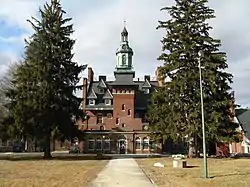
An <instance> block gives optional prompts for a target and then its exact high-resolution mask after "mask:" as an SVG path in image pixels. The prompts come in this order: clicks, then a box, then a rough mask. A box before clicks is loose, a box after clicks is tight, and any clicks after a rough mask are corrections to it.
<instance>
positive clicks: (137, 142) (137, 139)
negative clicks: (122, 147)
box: [135, 137, 141, 149]
mask: <svg viewBox="0 0 250 187" xmlns="http://www.w3.org/2000/svg"><path fill="white" fill-rule="evenodd" d="M135 149H141V138H140V137H137V138H136V140H135Z"/></svg>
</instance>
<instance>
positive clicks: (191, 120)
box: [149, 0, 239, 154]
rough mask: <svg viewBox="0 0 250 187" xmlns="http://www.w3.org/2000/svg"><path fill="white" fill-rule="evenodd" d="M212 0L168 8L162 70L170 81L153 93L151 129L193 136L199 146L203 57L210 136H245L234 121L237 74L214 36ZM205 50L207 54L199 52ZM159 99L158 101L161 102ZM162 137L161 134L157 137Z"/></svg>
mask: <svg viewBox="0 0 250 187" xmlns="http://www.w3.org/2000/svg"><path fill="white" fill-rule="evenodd" d="M207 2H208V0H175V5H173V6H170V7H165V8H162V10H164V11H165V10H166V11H168V13H169V14H170V17H171V18H170V19H169V20H167V21H159V26H158V27H157V29H164V30H165V31H166V35H165V36H164V37H163V39H162V41H161V42H162V44H163V46H162V54H161V55H160V56H159V58H158V60H160V61H163V62H164V64H163V66H161V67H160V75H161V76H162V78H163V79H164V80H165V83H164V86H163V87H161V88H159V89H158V92H156V93H155V94H154V95H153V96H152V104H151V106H150V111H149V115H150V119H151V123H152V125H151V130H152V131H157V132H161V133H162V134H163V137H164V139H166V138H168V137H170V138H172V139H174V140H175V141H177V140H183V139H185V138H186V137H189V140H192V142H193V145H192V144H190V145H191V147H194V148H195V150H194V152H196V154H197V149H198V148H199V145H200V140H201V139H202V133H201V132H202V130H201V127H202V125H201V99H200V98H201V95H200V86H199V67H198V63H199V60H200V62H201V66H202V84H203V94H204V111H205V127H206V137H207V140H208V141H214V142H218V141H224V140H226V141H232V140H237V139H238V138H239V134H238V132H236V128H237V127H238V125H237V124H235V123H232V120H231V119H232V117H233V114H232V112H231V110H230V108H231V107H232V106H233V103H232V102H233V98H232V95H231V94H230V90H231V87H230V83H232V78H233V76H232V74H230V73H227V72H226V71H225V69H226V68H227V67H228V65H227V62H226V54H225V53H224V52H220V50H219V48H220V46H221V41H220V40H218V39H214V38H213V37H211V36H210V34H209V31H210V30H211V29H212V27H211V26H210V25H209V24H208V22H207V21H208V20H210V19H212V18H215V16H214V11H213V10H212V9H211V8H209V7H208V6H207V5H206V4H207ZM199 52H202V54H203V55H202V56H199ZM156 103H157V104H156ZM155 138H157V137H155Z"/></svg>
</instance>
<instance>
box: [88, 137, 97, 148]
mask: <svg viewBox="0 0 250 187" xmlns="http://www.w3.org/2000/svg"><path fill="white" fill-rule="evenodd" d="M89 142H93V143H94V146H93V149H90V148H89ZM88 150H90V151H91V150H92V151H93V150H95V139H89V140H88Z"/></svg>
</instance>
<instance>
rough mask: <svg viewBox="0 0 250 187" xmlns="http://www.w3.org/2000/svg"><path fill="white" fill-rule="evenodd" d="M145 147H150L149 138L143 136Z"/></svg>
mask: <svg viewBox="0 0 250 187" xmlns="http://www.w3.org/2000/svg"><path fill="white" fill-rule="evenodd" d="M143 149H149V139H148V138H143Z"/></svg>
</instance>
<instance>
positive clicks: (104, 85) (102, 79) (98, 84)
mask: <svg viewBox="0 0 250 187" xmlns="http://www.w3.org/2000/svg"><path fill="white" fill-rule="evenodd" d="M101 82H102V83H103V84H104V86H105V87H104V88H107V85H106V83H105V82H104V80H103V79H101ZM98 85H100V83H99V84H98Z"/></svg>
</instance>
